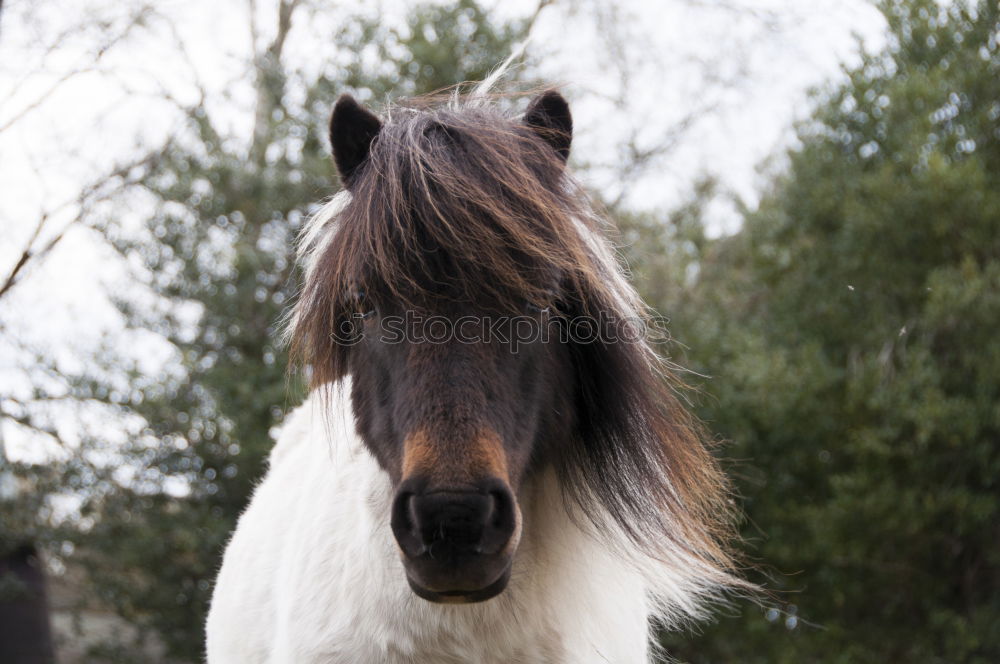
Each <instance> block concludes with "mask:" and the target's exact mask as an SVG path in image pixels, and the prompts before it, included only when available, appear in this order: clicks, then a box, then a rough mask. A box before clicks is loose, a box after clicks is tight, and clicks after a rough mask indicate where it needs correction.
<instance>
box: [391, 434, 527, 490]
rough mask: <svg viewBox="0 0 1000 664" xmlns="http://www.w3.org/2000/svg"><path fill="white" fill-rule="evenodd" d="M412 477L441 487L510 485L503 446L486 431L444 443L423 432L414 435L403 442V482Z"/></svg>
mask: <svg viewBox="0 0 1000 664" xmlns="http://www.w3.org/2000/svg"><path fill="white" fill-rule="evenodd" d="M415 474H421V475H426V476H427V477H429V478H430V479H431V481H432V482H434V483H436V484H443V485H448V484H456V485H460V484H465V483H473V482H476V481H478V480H481V479H483V478H487V477H496V478H498V479H501V480H503V481H504V482H508V483H509V482H510V475H509V474H508V471H507V454H506V453H505V452H504V449H503V442H502V441H501V440H500V436H499V435H497V434H496V433H495V432H493V431H489V430H481V431H479V432H477V433H476V434H474V435H471V436H468V437H467V438H464V439H462V440H456V441H448V442H446V441H445V440H444V437H442V436H434V435H432V434H430V433H429V432H428V431H427V430H425V429H418V430H416V431H414V432H413V433H411V434H410V435H408V436H407V437H406V439H405V440H404V441H403V478H404V479H406V478H408V477H412V476H413V475H415Z"/></svg>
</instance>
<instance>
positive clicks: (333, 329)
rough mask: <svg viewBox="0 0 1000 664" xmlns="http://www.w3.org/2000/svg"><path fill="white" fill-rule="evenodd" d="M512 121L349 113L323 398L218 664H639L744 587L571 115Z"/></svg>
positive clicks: (276, 496) (304, 419) (323, 265)
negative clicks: (587, 178)
mask: <svg viewBox="0 0 1000 664" xmlns="http://www.w3.org/2000/svg"><path fill="white" fill-rule="evenodd" d="M507 105H508V106H509V105H510V103H508V104H507ZM499 106H500V104H496V103H490V98H489V97H488V96H482V95H480V96H469V97H466V98H462V97H459V96H458V95H456V96H455V97H454V98H452V99H451V101H450V102H448V103H444V104H430V103H418V104H411V105H409V106H403V105H397V106H395V107H392V108H390V109H389V112H388V115H387V117H385V119H384V121H383V119H380V118H379V117H378V116H377V115H375V114H374V113H372V112H371V111H369V110H368V109H366V108H364V107H363V106H361V105H360V104H359V103H358V102H357V101H355V100H354V99H353V98H352V97H350V96H348V95H344V96H342V97H340V99H339V100H338V101H337V102H336V104H335V106H334V109H333V115H332V119H331V122H330V142H331V145H332V152H333V159H334V162H335V164H336V168H337V170H338V172H339V174H340V177H341V179H342V182H343V185H344V191H343V192H341V193H340V194H338V195H337V196H335V197H334V198H333V199H332V200H331V201H330V202H328V203H327V204H325V205H324V206H323V207H322V208H320V210H319V211H318V212H317V213H316V214H314V215H313V216H312V218H311V219H310V220H309V221H308V222H307V224H306V226H305V227H304V230H303V236H302V239H301V241H300V247H299V252H300V260H301V261H302V263H303V264H304V284H303V286H302V290H301V293H300V295H299V297H298V299H297V302H296V304H295V305H294V308H293V311H292V314H291V316H290V322H289V323H288V329H289V333H288V335H289V338H290V343H291V352H292V356H293V358H295V359H296V360H297V362H298V363H300V364H302V365H305V366H306V367H307V371H308V373H309V375H310V380H311V384H312V390H311V393H310V396H309V397H308V398H307V400H306V402H305V403H304V405H302V406H301V407H300V408H299V409H297V410H296V411H295V412H294V413H292V414H291V415H290V416H289V418H288V419H287V421H286V423H285V424H284V426H283V429H282V431H281V433H280V435H279V436H278V439H277V443H276V445H275V447H274V450H273V451H272V453H271V455H270V458H269V468H268V471H267V473H266V476H265V477H264V479H263V481H262V482H261V483H260V484H259V486H257V488H256V490H255V491H254V494H253V497H252V500H251V501H250V504H249V506H248V508H247V509H246V511H245V512H244V513H243V515H242V516H241V518H240V519H239V522H238V525H237V527H236V530H235V533H234V534H233V536H232V539H231V541H230V542H229V544H228V546H227V549H226V551H225V555H224V560H223V564H222V567H221V570H220V572H219V575H218V579H217V582H216V585H215V589H214V594H213V598H212V602H211V609H210V612H209V616H208V621H207V653H208V661H209V663H210V664H225V663H228V662H233V663H237V662H238V663H240V664H245V663H248V662H271V663H279V662H282V663H283V662H296V663H310V662H315V663H320V662H323V663H334V664H339V663H344V664H375V663H378V664H386V663H389V664H404V663H415V662H435V663H437V662H443V663H450V662H454V663H459V662H461V663H466V664H467V663H470V662H471V663H482V664H489V663H494V662H495V663H498V664H499V663H504V664H509V663H511V662H519V663H524V664H529V663H534V662H537V663H543V662H544V663H548V664H552V663H567V664H589V663H591V662H595V663H596V662H613V663H623V664H624V663H628V664H635V663H636V662H644V661H649V659H650V658H651V657H654V656H655V655H656V654H657V649H656V646H655V639H653V638H652V636H653V635H655V632H656V629H658V628H660V627H664V626H665V627H677V626H679V625H682V624H684V623H685V622H686V621H688V620H691V619H699V618H703V617H705V615H706V610H707V609H706V607H708V606H711V604H712V603H713V601H714V600H718V599H720V598H724V597H725V594H726V593H727V592H728V591H731V590H733V589H738V588H740V587H741V586H742V585H743V582H742V581H741V580H740V578H739V575H738V574H737V571H736V567H735V565H734V562H733V560H734V558H733V555H732V554H731V552H730V546H729V544H730V543H731V541H732V538H733V536H734V533H733V531H734V523H733V501H732V500H731V498H730V497H729V494H728V489H727V484H726V481H725V478H724V475H723V473H722V472H721V471H720V468H719V465H718V463H717V462H716V460H715V459H714V457H713V455H712V453H711V451H710V449H709V446H708V445H707V443H706V440H707V438H706V436H705V434H704V432H703V431H702V428H701V427H700V425H699V424H698V422H697V421H696V420H695V419H694V418H693V417H692V416H691V415H690V414H689V413H688V412H687V410H686V409H685V407H684V404H683V403H682V400H681V399H680V398H679V393H680V392H679V385H680V383H679V381H678V379H677V378H676V373H677V372H676V371H675V370H673V369H672V365H670V364H669V363H667V362H666V361H665V360H663V359H661V357H660V356H659V355H658V354H657V352H656V350H655V348H654V345H655V344H654V343H653V340H651V339H650V335H649V334H647V333H646V331H645V330H646V328H645V325H646V323H647V322H648V321H649V320H650V319H651V312H650V311H649V310H648V309H647V307H646V306H645V305H644V304H643V302H642V300H641V299H640V297H639V296H638V295H637V293H636V292H635V290H633V288H632V287H631V286H630V285H629V283H628V281H627V279H626V276H625V273H624V270H623V269H622V268H621V267H620V266H619V264H618V262H617V260H616V257H615V253H614V249H613V247H612V245H611V244H610V242H609V241H608V239H607V238H606V232H605V231H606V226H607V224H608V222H606V221H605V219H604V217H603V216H602V215H601V214H600V213H599V212H598V211H597V210H596V207H595V206H594V205H592V204H591V202H590V200H589V197H588V196H587V194H586V192H585V191H584V189H583V188H582V186H581V185H580V184H578V183H577V182H576V181H575V180H574V178H573V177H572V175H571V174H570V172H569V170H568V168H567V164H566V162H567V158H568V156H569V151H570V145H571V140H572V117H571V114H570V110H569V106H568V104H567V102H566V100H565V99H564V98H563V96H562V95H561V94H560V93H559V92H557V91H554V90H550V91H547V92H544V93H542V94H539V95H538V96H537V97H535V98H534V99H533V100H532V101H531V103H530V104H529V105H528V107H527V110H526V111H525V112H524V113H523V115H521V116H520V117H518V116H516V115H514V114H512V113H511V112H510V111H509V110H505V109H501V108H499Z"/></svg>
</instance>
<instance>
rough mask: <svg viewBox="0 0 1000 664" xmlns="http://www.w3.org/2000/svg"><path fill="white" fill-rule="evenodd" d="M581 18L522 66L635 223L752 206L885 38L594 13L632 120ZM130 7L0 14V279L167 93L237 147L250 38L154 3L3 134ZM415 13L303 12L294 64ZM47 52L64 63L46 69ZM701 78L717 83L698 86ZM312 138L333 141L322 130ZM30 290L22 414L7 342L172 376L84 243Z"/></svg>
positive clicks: (864, 19)
mask: <svg viewBox="0 0 1000 664" xmlns="http://www.w3.org/2000/svg"><path fill="white" fill-rule="evenodd" d="M592 3H593V4H595V5H596V4H597V3H598V0H586V1H585V2H577V3H576V4H575V6H576V7H579V8H580V9H579V11H576V12H574V11H572V10H571V7H573V6H574V4H572V3H570V1H569V0H557V2H555V3H554V4H553V5H552V6H549V7H547V8H545V9H544V10H543V11H542V14H541V15H540V19H539V22H538V24H537V25H536V29H535V31H534V33H533V39H532V43H531V44H530V46H529V51H530V52H531V53H532V54H533V55H535V56H536V57H537V59H538V60H540V62H541V70H542V71H541V72H540V73H541V74H542V75H543V76H544V77H545V78H546V79H548V80H551V81H554V82H557V83H560V84H564V86H563V90H564V92H565V93H566V95H567V96H568V97H569V99H570V101H571V104H572V105H573V111H574V119H575V123H574V124H575V128H576V136H575V139H574V160H575V161H576V163H577V164H587V165H590V166H591V168H589V169H588V170H587V171H586V178H587V181H588V183H589V184H592V185H593V186H595V187H597V188H599V189H601V190H602V191H605V192H608V193H609V195H612V196H614V195H617V194H618V193H619V192H620V191H622V187H623V186H625V187H626V188H627V190H626V200H627V201H628V202H629V204H631V205H633V206H635V207H642V208H664V209H666V208H669V207H671V206H673V205H676V204H677V203H679V202H681V201H683V200H684V196H685V194H686V192H687V191H688V190H689V187H690V185H691V183H692V182H693V180H694V179H696V178H697V177H699V176H700V175H703V174H710V175H714V176H717V177H718V178H720V180H721V181H722V183H723V184H724V185H725V186H726V187H727V188H728V189H730V190H731V191H733V192H734V193H735V194H736V195H738V196H739V197H741V198H742V199H743V200H745V201H746V202H748V203H750V204H751V206H752V205H753V204H755V203H756V201H757V193H758V192H759V191H760V190H761V188H762V184H763V182H764V179H763V178H762V176H761V175H760V173H759V170H758V166H759V165H760V164H761V163H762V162H764V160H765V159H767V158H768V157H769V156H773V155H780V153H781V151H782V150H783V149H784V148H785V147H787V146H789V145H791V143H792V141H793V134H792V132H791V127H792V124H793V122H794V121H795V120H797V119H801V118H804V117H805V116H806V115H807V114H808V111H809V108H810V106H809V103H808V99H807V95H806V91H807V90H808V89H809V88H810V87H811V86H815V85H820V84H823V83H825V82H828V81H831V80H835V79H836V78H837V77H838V76H839V71H840V70H839V66H840V64H841V63H842V62H845V61H846V62H852V61H854V59H855V58H856V46H857V43H856V40H855V38H854V36H853V35H854V34H855V33H856V34H857V35H859V36H860V37H861V38H862V39H863V40H864V42H865V43H866V44H867V45H868V47H869V48H877V47H879V46H880V45H881V43H882V30H883V27H884V26H883V22H882V19H881V17H880V15H879V14H878V12H877V11H875V9H874V8H873V7H872V6H871V4H870V3H869V2H866V1H865V0H809V1H808V2H807V1H804V0H659V1H657V0H619V2H617V3H609V2H606V1H605V2H602V3H600V6H601V7H604V8H605V10H608V9H609V8H613V9H615V10H617V11H618V13H619V14H620V15H621V17H622V26H623V30H624V31H625V34H626V35H627V42H626V43H627V49H626V53H625V58H626V59H627V60H628V62H629V63H630V66H629V67H628V71H629V73H630V76H629V82H628V88H627V89H628V90H630V91H631V94H630V95H629V97H628V101H627V104H626V105H625V107H624V108H617V107H615V106H614V105H613V104H612V103H611V101H610V100H609V99H608V97H609V96H613V95H616V94H618V93H619V92H620V91H621V89H622V86H623V85H624V83H623V80H622V78H621V76H620V75H619V73H618V72H617V71H616V70H615V69H614V67H612V66H610V64H609V62H610V60H611V57H610V56H609V52H608V50H607V44H606V43H605V41H604V37H606V36H607V28H608V25H609V24H608V23H602V24H600V25H595V23H594V22H593V20H592V19H591V18H590V12H589V7H591V5H592ZM136 4H137V3H136V2H112V1H111V0H78V1H76V2H70V1H68V0H67V1H55V2H50V3H38V2H36V1H35V0H7V1H6V2H5V3H4V7H3V15H2V17H0V192H2V195H0V278H3V277H5V276H6V274H7V273H8V271H9V269H10V266H12V265H13V263H14V262H15V261H16V260H17V256H18V255H19V254H20V252H21V250H22V249H23V246H24V243H25V242H26V241H27V238H28V237H29V235H30V233H31V231H32V229H33V228H34V225H35V222H36V220H37V219H38V218H39V215H40V214H42V213H44V212H46V211H53V210H56V211H55V212H54V213H53V215H52V219H51V221H50V223H49V226H48V227H47V233H54V232H56V231H58V230H59V229H60V228H61V227H62V225H63V224H65V223H66V221H67V220H68V219H69V218H71V216H72V214H73V213H74V212H75V207H74V206H73V205H72V204H70V205H68V206H66V207H65V208H62V209H60V206H61V205H62V204H64V203H66V202H71V201H72V200H73V198H74V197H75V196H76V194H77V192H78V191H79V189H80V187H81V186H82V185H83V184H84V183H86V182H88V181H89V180H90V179H91V178H92V177H93V176H94V174H95V173H99V172H101V170H102V169H106V168H108V167H109V166H110V165H111V164H113V163H116V162H120V161H123V160H125V159H127V158H128V157H129V155H132V154H134V153H135V152H136V150H137V148H138V147H140V146H143V145H153V144H155V143H156V142H157V141H158V140H162V138H163V137H164V136H166V135H168V134H170V133H171V132H173V131H175V130H177V129H178V128H179V126H180V115H179V113H178V112H177V109H176V107H175V106H173V105H172V104H171V103H168V102H164V101H163V93H164V92H167V93H169V94H170V95H172V96H173V97H174V98H176V99H177V100H178V101H179V102H180V103H185V104H186V103H191V102H193V101H194V100H196V99H197V96H198V93H197V87H198V84H200V85H201V86H203V87H204V88H205V89H206V90H208V91H209V93H210V97H209V102H210V108H211V109H212V113H213V114H214V115H215V116H216V117H221V118H225V123H224V124H225V128H226V130H227V131H230V132H231V133H232V136H233V137H234V139H236V140H238V139H240V138H242V137H245V136H246V135H247V134H248V133H249V128H250V126H251V122H252V101H253V93H252V88H251V81H249V80H247V78H246V71H247V67H246V62H247V60H248V57H249V53H250V38H249V29H248V27H247V26H248V19H247V15H248V14H247V10H246V7H247V2H246V1H245V0H211V1H209V0H164V1H162V2H158V3H156V4H155V11H156V13H155V14H150V15H149V16H147V17H146V19H145V22H144V27H142V28H141V29H140V30H138V31H136V32H134V33H133V35H132V37H131V38H130V39H128V40H127V41H124V42H122V43H120V44H118V45H116V46H115V47H114V48H112V49H111V50H109V51H108V53H107V54H106V55H105V56H104V58H103V59H102V61H101V63H100V66H99V67H98V69H97V70H96V71H93V72H85V73H81V74H78V75H76V76H73V77H71V78H70V79H69V80H68V81H66V82H65V83H64V84H62V85H60V86H59V87H58V89H57V90H56V92H55V93H53V94H52V95H51V96H48V97H45V99H44V101H43V102H42V103H40V104H39V105H38V106H37V107H36V108H33V109H32V110H30V111H29V112H27V113H26V114H25V115H24V116H23V117H22V118H21V119H18V120H16V121H15V122H14V124H12V125H10V126H9V127H7V128H6V129H3V127H4V126H5V125H7V123H8V122H9V121H11V120H12V119H15V118H17V117H18V115H19V114H20V113H21V112H22V111H24V109H26V108H28V107H29V106H31V105H32V104H34V103H35V101H36V100H38V99H39V98H41V97H42V96H43V95H44V94H45V93H46V91H47V90H49V89H50V87H52V86H53V85H54V83H55V82H56V81H58V80H59V79H60V77H62V76H63V75H64V74H65V73H66V72H69V71H72V70H73V69H74V68H76V67H78V66H80V63H81V62H86V59H85V56H86V54H87V53H88V51H89V49H91V48H92V45H93V44H94V43H99V42H100V39H101V37H102V35H103V34H116V33H117V32H118V31H120V30H121V27H122V21H123V19H124V18H126V17H127V16H128V15H129V14H130V13H131V9H132V8H134V7H135V6H136ZM276 4H277V2H276V0H258V21H259V24H260V29H261V32H262V33H263V36H262V39H266V38H267V37H268V35H269V33H270V32H271V31H272V30H273V26H272V25H271V24H272V23H273V16H274V14H275V9H274V7H275V5H276ZM412 4H413V3H410V2H405V1H404V0H386V1H385V2H383V3H381V4H373V3H371V2H365V3H358V4H356V5H353V6H352V5H348V4H346V3H345V2H344V1H343V0H341V2H329V3H324V2H322V1H321V0H313V1H312V2H307V8H310V9H311V11H310V12H308V13H307V12H301V13H300V14H299V15H298V16H297V18H298V21H297V22H296V23H295V24H294V27H293V30H292V33H291V36H290V38H289V43H288V47H287V61H288V63H289V64H290V65H291V66H293V67H302V68H305V69H308V70H311V71H316V70H317V69H319V70H321V69H322V68H325V67H330V66H332V65H331V62H332V61H333V60H332V56H331V54H330V48H331V45H330V44H329V43H328V41H327V36H328V35H330V34H332V33H333V30H334V29H335V28H336V26H337V25H338V24H339V23H340V22H342V21H344V20H349V19H350V16H351V14H352V13H353V12H354V11H368V12H372V11H376V12H377V11H381V12H382V16H383V17H384V19H385V20H386V21H398V20H399V17H400V16H401V15H402V12H401V8H405V7H408V6H411V5H412ZM487 4H491V3H487ZM492 5H493V6H494V7H495V11H496V12H497V14H498V15H502V16H519V15H524V14H525V13H528V12H530V11H531V10H532V9H533V8H534V6H535V5H536V2H535V1H534V0H504V1H501V2H496V1H495V0H494V2H492ZM352 7H357V8H358V9H357V10H355V9H353V8H352ZM362 8H364V9H362ZM733 8H735V10H734V9H733ZM762 16H763V17H766V18H767V17H769V18H768V20H762V19H761V17H762ZM95 26H97V27H95ZM101 26H103V27H101ZM50 44H57V46H56V48H54V49H52V50H46V48H45V47H46V45H50ZM179 44H182V45H183V48H180V47H179ZM706 63H709V65H710V66H709V65H706ZM706 71H711V72H713V73H714V74H715V75H717V76H718V77H720V80H721V81H722V82H721V83H719V82H715V83H712V82H710V81H706V80H705V78H704V76H705V72H706ZM293 93H294V91H293ZM331 102H332V100H331ZM694 109H707V110H705V112H703V113H700V114H699V115H698V116H697V118H696V119H695V121H694V122H693V124H691V126H689V127H688V128H687V130H686V131H685V132H684V134H683V135H682V138H681V140H679V141H678V142H677V144H676V145H673V146H672V147H671V149H670V150H669V151H667V152H666V153H665V154H664V155H662V157H660V158H659V159H658V160H657V161H656V162H655V167H654V168H651V169H650V171H649V172H648V174H647V175H646V176H645V177H643V178H641V179H639V180H636V181H629V182H627V183H623V182H622V181H621V178H620V177H618V176H619V173H618V171H617V168H616V164H617V163H618V160H619V158H618V155H619V154H620V152H619V151H620V150H621V144H622V140H623V138H624V136H625V135H627V133H628V130H629V128H639V131H638V137H639V140H640V143H641V144H642V145H651V144H655V143H657V142H658V141H660V140H661V139H662V137H663V136H664V135H665V133H666V132H668V131H669V130H670V128H671V127H674V126H675V125H676V123H677V122H678V121H679V120H681V119H682V118H684V117H685V116H687V115H688V114H690V113H691V112H692V110H694ZM316 121H317V122H318V123H325V122H326V118H325V117H322V118H316ZM779 163H780V160H779ZM331 170H332V169H331ZM304 203H305V201H304ZM143 205H144V201H142V200H139V199H133V200H131V201H128V202H127V204H126V205H124V209H126V210H127V211H128V212H127V213H128V214H131V215H134V216H135V217H136V218H137V219H138V218H141V216H142V214H143ZM711 223H712V231H713V232H716V233H720V232H728V231H732V230H734V229H735V228H736V225H737V223H738V218H737V216H736V215H735V212H734V210H733V208H732V207H731V206H727V205H726V204H719V205H718V206H716V207H715V208H713V217H712V219H711ZM25 277H26V278H25V280H24V283H22V284H20V285H19V286H17V287H16V289H15V290H14V291H12V292H11V293H10V294H9V295H8V296H7V297H5V298H3V299H2V300H0V398H2V397H3V396H5V395H11V394H13V395H18V394H21V395H22V396H27V390H28V388H29V387H30V384H31V379H30V377H29V376H30V372H31V367H32V360H31V359H30V358H28V357H27V356H25V354H24V353H23V352H22V351H19V350H17V349H16V347H15V346H16V344H14V343H13V342H14V341H16V340H19V341H20V342H21V344H22V345H23V344H24V343H27V344H29V345H31V346H32V347H34V348H37V349H38V351H39V352H41V353H43V354H45V355H46V356H50V357H56V358H58V359H59V362H60V363H61V366H63V367H65V369H66V370H70V371H71V370H74V369H78V368H80V367H83V366H86V363H87V360H86V358H87V357H90V356H91V354H92V353H93V352H94V350H95V349H97V348H99V347H100V346H101V345H102V344H104V345H112V346H115V345H117V346H119V347H120V346H123V345H125V344H126V343H127V344H131V345H134V346H135V349H133V350H134V352H136V353H138V354H140V355H141V356H142V357H143V359H144V361H145V364H144V366H146V367H147V368H148V369H149V370H150V371H155V370H158V368H161V367H164V366H167V365H169V362H170V357H171V355H170V351H169V349H168V348H165V347H163V346H162V345H158V344H157V343H156V342H155V340H154V341H150V340H149V339H145V340H143V341H142V342H141V343H138V344H136V343H135V340H134V339H132V340H129V341H128V342H125V341H123V340H122V337H121V330H122V326H121V321H120V320H119V318H118V316H117V314H116V312H115V309H114V307H112V306H111V304H110V303H109V301H108V299H107V296H106V294H107V292H108V291H109V290H110V291H112V292H122V291H123V289H125V285H124V284H123V281H125V280H127V272H126V271H125V270H124V269H123V268H122V266H121V265H120V264H119V263H117V260H116V259H115V257H114V256H113V255H112V254H111V252H110V251H109V250H108V249H106V248H104V247H102V246H101V245H100V243H99V242H98V241H97V239H96V238H95V237H94V236H93V235H92V234H90V233H89V232H87V231H86V230H84V229H81V228H76V229H74V230H71V231H70V233H69V234H67V236H66V238H65V240H64V241H63V242H62V243H61V245H60V246H59V247H58V248H57V249H56V250H55V251H54V252H53V253H52V254H51V255H50V256H49V257H48V259H47V260H46V262H45V263H44V264H43V265H41V266H40V267H36V268H35V269H32V270H30V271H29V272H28V273H27V274H26V275H25ZM136 349H137V350H136ZM58 424H59V426H60V428H61V430H64V431H66V434H67V436H68V437H70V438H72V437H73V436H72V434H73V428H74V427H77V426H79V419H78V418H76V416H66V417H62V418H61V421H59V422H58ZM0 426H2V429H0V433H2V434H3V435H4V436H5V438H6V443H7V445H8V448H9V450H8V451H9V453H10V454H11V456H13V457H17V458H38V455H39V454H42V452H41V451H39V450H37V449H35V448H33V447H31V445H32V443H31V442H30V441H29V440H28V439H27V438H26V437H25V436H24V435H23V432H19V431H18V430H17V429H16V428H15V427H13V426H12V425H10V424H4V425H0Z"/></svg>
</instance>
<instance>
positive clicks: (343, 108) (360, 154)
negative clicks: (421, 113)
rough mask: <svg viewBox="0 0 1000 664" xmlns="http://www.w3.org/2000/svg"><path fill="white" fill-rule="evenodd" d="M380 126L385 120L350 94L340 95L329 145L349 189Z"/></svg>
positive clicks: (331, 122)
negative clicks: (382, 120)
mask: <svg viewBox="0 0 1000 664" xmlns="http://www.w3.org/2000/svg"><path fill="white" fill-rule="evenodd" d="M381 129H382V123H381V122H380V121H379V119H378V117H376V115H375V114H374V113H372V112H371V111H369V110H368V109H366V108H364V107H363V106H361V105H360V104H359V103H358V102H356V101H354V97H352V96H351V95H349V94H343V95H340V99H338V100H337V103H336V104H334V106H333V116H332V117H331V118H330V145H331V146H332V147H333V161H334V163H335V164H337V170H338V171H340V178H341V180H343V181H344V185H345V186H346V187H347V188H348V189H350V188H351V185H352V184H353V180H354V176H355V175H356V174H357V171H358V167H360V166H361V164H362V163H364V161H365V159H367V158H368V153H369V152H370V151H371V147H372V142H373V141H374V140H375V139H376V138H377V137H378V133H379V131H380V130H381Z"/></svg>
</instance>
